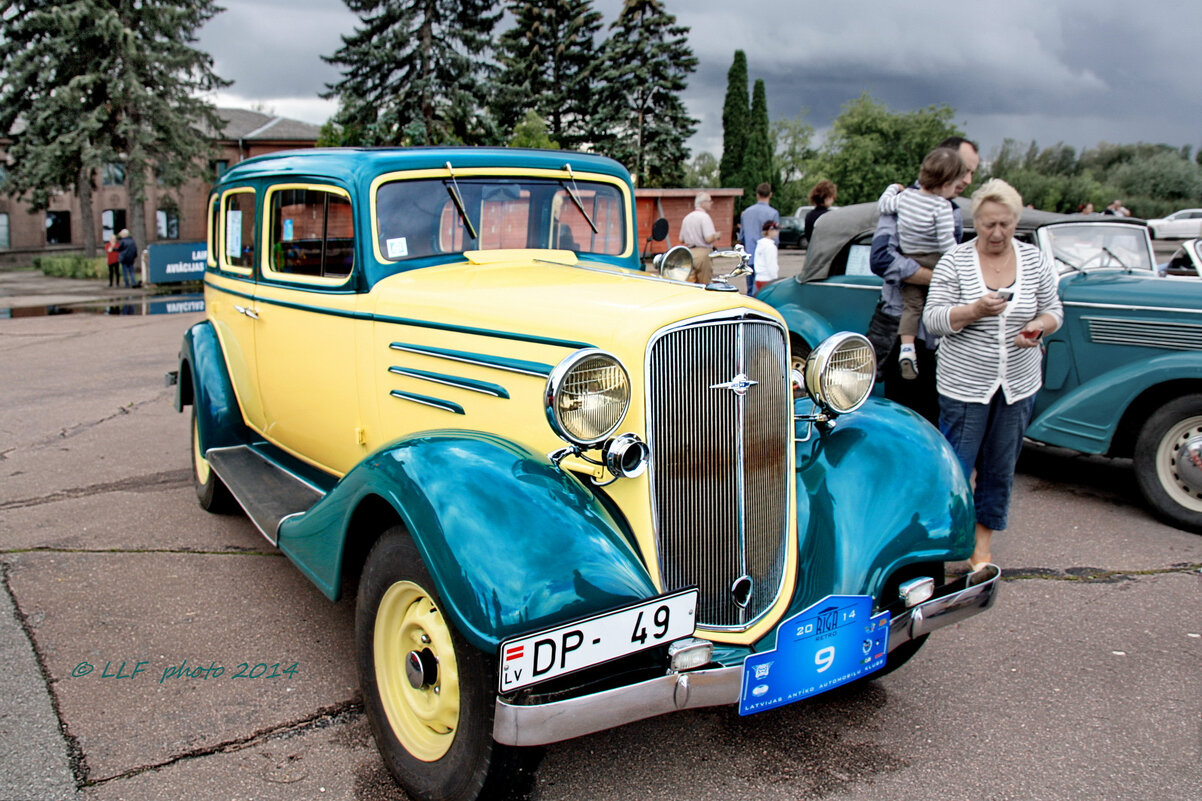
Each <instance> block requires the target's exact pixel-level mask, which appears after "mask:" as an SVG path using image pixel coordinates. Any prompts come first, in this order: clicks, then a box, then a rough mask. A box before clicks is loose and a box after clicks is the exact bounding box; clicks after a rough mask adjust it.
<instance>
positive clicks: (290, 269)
mask: <svg viewBox="0 0 1202 801" xmlns="http://www.w3.org/2000/svg"><path fill="white" fill-rule="evenodd" d="M268 202H269V204H270V209H271V212H270V214H271V217H270V222H269V225H268V237H269V239H270V248H271V250H270V271H271V272H274V273H281V274H283V275H284V276H286V277H293V276H308V277H312V278H322V279H330V280H331V281H332V282H336V283H341V282H342V281H343V280H345V279H346V277H347V276H349V275H350V274H351V269H352V268H353V267H354V264H355V229H354V220H353V218H352V215H351V201H350V198H349V197H348V196H347V195H346V194H345V193H343V192H342V191H341V190H339V189H335V188H333V187H329V188H327V187H313V186H306V187H293V186H289V187H279V188H276V189H273V190H271V194H270V196H269V201H268ZM323 283H326V282H323Z"/></svg>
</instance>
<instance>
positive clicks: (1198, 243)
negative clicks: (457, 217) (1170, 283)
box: [1157, 239, 1202, 278]
mask: <svg viewBox="0 0 1202 801" xmlns="http://www.w3.org/2000/svg"><path fill="white" fill-rule="evenodd" d="M1157 269H1158V270H1160V274H1161V275H1164V276H1167V277H1171V278H1202V239H1190V240H1187V241H1185V242H1182V243H1181V247H1179V248H1177V249H1176V250H1175V251H1173V255H1172V256H1170V257H1169V260H1168V261H1167V262H1164V263H1162V264H1160V265H1159V266H1158V267H1157Z"/></svg>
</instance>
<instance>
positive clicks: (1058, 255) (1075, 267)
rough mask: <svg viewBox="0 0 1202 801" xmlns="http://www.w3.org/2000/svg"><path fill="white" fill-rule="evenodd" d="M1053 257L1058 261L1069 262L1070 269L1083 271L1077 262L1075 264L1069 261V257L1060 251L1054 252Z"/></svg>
mask: <svg viewBox="0 0 1202 801" xmlns="http://www.w3.org/2000/svg"><path fill="white" fill-rule="evenodd" d="M1052 258H1053V259H1055V260H1056V261H1059V262H1063V263H1064V264H1067V265H1068V266H1069V269H1071V270H1076V271H1077V272H1081V268H1080V267H1078V266H1077V265H1076V264H1073V263H1072V262H1071V261H1069V260H1068V259H1066V258H1064V257H1063V256H1061V255H1060V254H1059V253H1053V254H1052Z"/></svg>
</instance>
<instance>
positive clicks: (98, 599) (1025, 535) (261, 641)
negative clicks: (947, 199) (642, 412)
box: [0, 314, 1202, 801]
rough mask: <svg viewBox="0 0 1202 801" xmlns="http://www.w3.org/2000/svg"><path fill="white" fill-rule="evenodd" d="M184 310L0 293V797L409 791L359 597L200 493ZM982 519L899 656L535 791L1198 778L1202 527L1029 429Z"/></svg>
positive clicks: (786, 792) (1114, 784)
mask: <svg viewBox="0 0 1202 801" xmlns="http://www.w3.org/2000/svg"><path fill="white" fill-rule="evenodd" d="M199 319H200V316H199V315H181V316H177V317H167V316H162V317H106V316H100V315H84V314H73V315H63V316H54V317H30V318H22V319H13V320H2V321H0V376H3V379H2V382H3V383H2V384H0V580H2V583H3V587H2V588H0V595H2V596H3V598H2V599H0V659H2V660H3V663H4V664H5V665H7V666H8V673H7V676H8V681H7V682H6V685H5V691H4V692H3V693H0V801H3V800H6V799H10V798H11V799H22V801H24V800H25V799H33V800H35V801H40V800H41V799H60V798H63V799H68V798H69V799H96V800H97V801H101V800H103V801H109V800H110V799H111V800H116V799H122V800H123V801H142V800H143V799H172V801H184V800H186V799H198V800H199V799H213V798H219V799H239V798H245V799H268V800H270V799H281V801H295V799H296V798H328V799H364V800H366V799H372V800H373V801H374V800H375V799H385V800H387V799H400V798H404V796H403V794H402V793H401V792H400V791H399V790H398V789H397V788H396V787H395V785H394V784H393V783H392V782H391V780H390V778H389V777H388V775H387V773H386V772H385V771H384V768H383V766H382V763H381V762H380V760H379V758H378V756H377V755H376V752H375V747H374V744H373V742H372V739H371V734H370V731H369V729H368V726H367V723H366V719H365V717H364V715H363V712H362V708H361V706H360V703H359V696H358V691H357V689H356V678H355V675H354V673H355V671H354V663H353V658H352V653H351V647H352V643H351V623H352V620H353V609H352V605H351V603H350V602H349V601H347V600H343V601H340V602H338V603H330V602H329V601H328V600H326V599H325V598H324V596H322V595H321V594H320V593H319V592H318V591H317V590H316V588H315V587H314V586H313V585H312V584H310V583H309V582H308V581H307V580H306V579H305V578H304V577H303V576H302V575H301V574H300V573H299V571H297V570H296V569H295V568H294V567H293V566H292V565H291V564H290V563H289V562H288V560H287V559H286V558H283V557H282V556H281V555H280V554H279V552H278V551H277V550H276V549H275V548H273V547H272V546H271V545H270V544H268V543H267V541H266V540H264V539H263V538H262V537H261V536H260V535H259V534H258V533H257V532H256V531H255V529H254V527H253V526H252V525H251V524H250V523H249V522H248V521H247V520H246V519H245V518H243V517H240V516H228V517H227V516H214V515H209V514H206V513H205V512H203V511H202V510H201V509H200V508H199V506H198V505H197V503H196V499H195V496H194V493H193V491H192V487H191V478H190V472H189V467H188V448H189V439H188V423H189V421H188V418H187V416H186V415H181V414H177V413H176V412H175V411H174V409H173V408H172V405H171V402H172V398H173V392H174V389H173V388H167V387H165V386H164V383H163V374H164V373H165V372H166V371H168V370H173V369H175V367H176V365H175V359H176V352H177V351H178V347H179V340H180V337H181V335H182V333H183V331H184V329H185V328H186V326H187V325H189V324H191V323H192V322H194V321H196V320H199ZM884 491H887V488H884ZM995 542H996V545H995V556H996V557H997V560H998V561H999V563H1000V564H1001V565H1002V567H1003V570H1004V572H1005V574H1006V582H1005V584H1004V586H1003V587H1002V593H1001V597H1000V598H999V600H998V603H997V605H996V606H995V607H994V608H993V609H992V610H990V611H989V612H988V613H986V614H984V615H980V616H978V617H975V618H973V619H971V620H969V621H966V622H964V623H961V624H959V625H957V626H955V627H952V628H950V629H945V630H943V631H940V632H937V633H936V634H935V635H934V636H932V637H931V639H930V641H929V642H928V643H927V645H926V646H925V647H924V648H923V650H922V651H921V652H919V654H918V655H917V656H916V657H915V658H914V659H913V660H912V661H911V662H910V663H909V664H907V665H906V666H904V667H903V668H901V669H899V670H898V671H896V672H894V673H892V674H890V675H889V676H886V677H882V678H880V679H878V680H875V681H872V682H868V683H866V684H865V685H863V686H859V687H852V688H841V689H840V690H837V691H835V692H833V693H829V694H827V695H824V696H819V697H817V698H815V699H812V700H811V701H809V702H805V703H801V704H796V705H793V706H789V707H784V708H781V709H778V710H773V711H771V712H767V713H763V714H761V715H756V716H751V717H747V718H741V717H739V716H738V715H737V713H736V712H735V711H734V710H728V709H708V710H700V711H695V712H689V713H685V714H678V715H669V716H665V717H662V718H658V719H654V720H650V721H646V722H644V723H640V724H634V725H631V726H627V727H624V728H621V729H617V730H613V731H609V732H601V733H598V734H595V735H592V736H589V737H584V738H581V739H578V740H574V741H570V742H566V743H559V744H556V745H553V746H551V747H549V748H548V749H547V753H546V757H545V759H544V761H543V764H542V767H541V768H540V770H539V773H538V776H537V781H536V785H535V787H534V790H533V793H532V798H534V799H537V800H538V801H561V800H566V799H582V798H588V799H615V800H616V799H631V798H640V799H673V801H675V799H679V798H681V797H689V798H698V799H723V801H725V800H726V799H728V798H730V797H731V796H732V795H734V796H742V797H749V798H756V799H816V798H823V799H849V800H851V799H856V800H858V799H864V800H865V801H866V800H867V799H874V800H875V799H879V798H900V797H915V796H917V795H918V794H922V795H931V794H935V795H937V796H947V797H950V798H973V799H977V798H982V799H984V798H988V799H1036V798H1037V799H1077V798H1083V797H1091V796H1095V795H1099V794H1102V793H1105V794H1107V795H1108V796H1110V797H1113V798H1118V799H1121V798H1156V799H1165V800H1167V801H1174V800H1175V799H1182V800H1184V799H1193V798H1196V797H1197V793H1198V787H1199V786H1200V783H1202V768H1200V767H1199V766H1200V765H1202V618H1200V616H1199V614H1198V612H1199V609H1202V572H1200V570H1202V536H1199V535H1196V534H1191V533H1187V532H1182V531H1178V530H1175V529H1172V528H1169V527H1167V526H1164V525H1162V524H1160V523H1158V522H1156V521H1155V520H1154V519H1152V518H1151V517H1150V515H1149V514H1148V513H1147V511H1146V510H1145V508H1144V506H1143V504H1142V502H1141V500H1140V498H1139V497H1138V494H1137V492H1136V490H1135V487H1134V482H1133V481H1132V480H1131V476H1130V472H1129V465H1123V464H1121V463H1120V464H1115V463H1110V462H1107V461H1105V460H1101V459H1092V458H1086V457H1079V456H1074V455H1072V454H1068V453H1066V452H1059V451H1050V450H1035V449H1032V448H1029V449H1028V450H1027V452H1026V453H1025V454H1024V457H1023V460H1022V463H1021V464H1020V474H1019V476H1018V479H1017V482H1016V493H1015V500H1014V505H1013V508H1012V512H1011V528H1010V530H1009V531H1007V532H1006V533H1004V534H1001V535H999V536H998V537H997V538H996V540H995ZM185 660H186V662H185ZM242 663H245V665H246V666H245V667H244V668H240V667H239V666H240V665H241V664H242ZM85 665H86V667H85ZM260 665H261V666H262V671H261V673H257V674H256V675H255V676H254V677H252V676H251V675H250V674H251V673H252V672H256V671H257V670H258V667H259V666H260ZM293 665H295V669H294V670H291V671H288V668H290V667H292V666H293ZM198 668H199V671H198V670H197V669H198ZM218 668H220V669H221V672H220V673H218ZM240 669H241V671H242V672H243V674H244V675H243V676H240V677H238V678H235V677H234V674H235V673H237V672H239V670H240ZM135 671H136V672H135ZM185 672H186V673H187V674H188V675H180V674H182V673H185ZM271 674H274V675H271Z"/></svg>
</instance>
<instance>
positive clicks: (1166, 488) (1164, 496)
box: [1134, 394, 1202, 533]
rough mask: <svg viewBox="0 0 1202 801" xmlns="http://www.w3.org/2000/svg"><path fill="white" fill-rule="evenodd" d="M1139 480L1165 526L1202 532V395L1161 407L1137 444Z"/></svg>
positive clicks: (1136, 466) (1185, 398)
mask: <svg viewBox="0 0 1202 801" xmlns="http://www.w3.org/2000/svg"><path fill="white" fill-rule="evenodd" d="M1134 462H1135V478H1136V481H1137V482H1138V483H1139V489H1140V491H1141V492H1142V493H1143V495H1144V498H1145V499H1147V501H1148V504H1149V505H1150V506H1151V507H1152V510H1153V511H1154V512H1155V513H1156V515H1157V516H1158V517H1160V518H1161V519H1162V520H1164V521H1165V522H1167V523H1169V524H1170V525H1174V526H1177V527H1179V528H1184V529H1189V530H1191V531H1196V532H1199V533H1202V395H1198V394H1195V395H1185V396H1183V397H1180V398H1177V399H1176V400H1173V401H1169V402H1168V403H1166V404H1165V405H1164V406H1161V407H1160V408H1159V409H1158V410H1157V411H1156V413H1155V414H1153V415H1152V416H1151V417H1149V418H1148V421H1147V422H1146V423H1144V427H1143V429H1141V430H1140V432H1139V438H1138V439H1137V440H1136V442H1135V454H1134Z"/></svg>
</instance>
